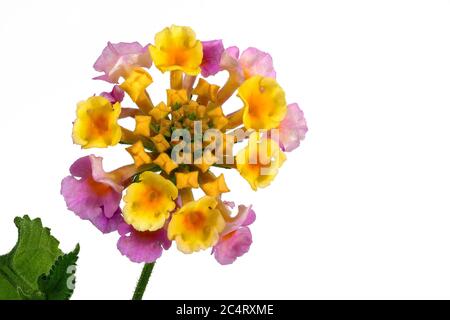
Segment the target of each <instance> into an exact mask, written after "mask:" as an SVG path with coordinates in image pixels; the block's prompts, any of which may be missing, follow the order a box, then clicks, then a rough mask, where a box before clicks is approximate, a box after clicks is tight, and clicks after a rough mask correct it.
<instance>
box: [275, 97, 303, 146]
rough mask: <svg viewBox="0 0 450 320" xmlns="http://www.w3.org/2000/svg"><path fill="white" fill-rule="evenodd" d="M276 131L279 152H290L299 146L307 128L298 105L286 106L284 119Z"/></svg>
mask: <svg viewBox="0 0 450 320" xmlns="http://www.w3.org/2000/svg"><path fill="white" fill-rule="evenodd" d="M278 131H279V132H278V134H279V136H278V139H279V144H280V147H281V150H283V151H287V152H290V151H293V150H294V149H296V148H298V146H300V141H301V140H303V139H305V135H306V133H307V132H308V126H307V124H306V120H305V116H304V114H303V111H302V110H301V109H300V107H299V106H298V104H296V103H292V104H290V105H288V106H287V113H286V117H285V118H284V119H283V121H281V123H280V126H279V127H278Z"/></svg>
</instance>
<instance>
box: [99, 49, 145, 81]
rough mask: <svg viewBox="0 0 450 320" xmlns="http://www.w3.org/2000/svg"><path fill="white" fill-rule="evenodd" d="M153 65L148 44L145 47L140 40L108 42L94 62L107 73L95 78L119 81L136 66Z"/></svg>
mask: <svg viewBox="0 0 450 320" xmlns="http://www.w3.org/2000/svg"><path fill="white" fill-rule="evenodd" d="M151 65H152V60H151V57H150V54H149V53H148V46H145V47H143V46H141V45H140V44H139V43H138V42H130V43H127V42H119V43H115V44H114V43H111V42H108V44H107V45H106V47H105V49H103V52H102V54H101V55H100V57H98V59H97V61H96V62H95V64H94V69H95V70H97V71H99V72H104V73H105V74H104V75H101V76H98V77H96V78H94V79H97V80H104V81H107V82H111V83H117V82H118V81H119V78H120V77H123V76H124V75H125V74H126V73H127V71H129V70H131V69H133V68H134V67H145V68H150V66H151Z"/></svg>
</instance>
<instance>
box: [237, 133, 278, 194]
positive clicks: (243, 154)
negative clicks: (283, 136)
mask: <svg viewBox="0 0 450 320" xmlns="http://www.w3.org/2000/svg"><path fill="white" fill-rule="evenodd" d="M285 160H286V155H285V154H284V153H283V151H281V150H280V147H279V146H278V144H277V143H276V142H275V141H273V140H272V139H270V138H262V139H259V137H258V134H257V133H253V134H252V135H251V136H250V141H249V144H248V145H247V147H245V148H244V149H242V150H241V151H239V153H238V154H237V155H236V167H237V170H238V171H239V173H240V174H241V176H242V177H243V178H244V179H245V180H247V181H248V183H249V184H250V186H251V187H252V189H253V190H255V191H256V190H257V189H258V188H264V187H267V186H268V185H269V184H270V183H271V182H272V181H273V179H275V177H276V175H277V174H278V169H279V168H280V167H281V166H282V165H283V163H284V161H285Z"/></svg>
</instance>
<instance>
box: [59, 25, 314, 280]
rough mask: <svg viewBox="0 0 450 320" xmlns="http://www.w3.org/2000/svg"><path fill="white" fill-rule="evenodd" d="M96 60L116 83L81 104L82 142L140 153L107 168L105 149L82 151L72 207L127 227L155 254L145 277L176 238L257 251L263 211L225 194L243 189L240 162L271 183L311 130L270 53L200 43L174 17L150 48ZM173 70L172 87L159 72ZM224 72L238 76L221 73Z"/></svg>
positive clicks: (107, 228)
mask: <svg viewBox="0 0 450 320" xmlns="http://www.w3.org/2000/svg"><path fill="white" fill-rule="evenodd" d="M153 66H154V68H153ZM94 69H95V70H97V71H99V72H101V73H102V75H100V76H99V77H97V78H95V79H101V80H105V81H107V82H109V83H111V87H110V88H109V89H107V90H106V91H104V92H101V93H100V94H99V95H97V94H96V95H94V96H92V97H90V98H88V99H87V100H85V101H82V102H80V103H78V105H77V111H76V119H75V121H74V123H73V130H72V138H73V142H74V143H75V144H77V145H80V146H81V148H83V149H86V148H105V147H112V146H117V145H118V144H119V143H120V145H119V146H117V147H116V148H117V149H121V150H122V152H124V151H125V152H128V154H129V157H128V159H129V162H128V164H126V165H123V166H121V167H119V168H118V169H115V170H112V171H110V172H106V171H105V170H103V167H102V158H100V157H96V156H93V155H91V156H87V157H83V158H80V159H78V160H77V161H75V163H74V164H73V165H72V166H71V167H70V175H69V176H67V177H65V178H64V179H63V180H62V184H61V194H62V195H63V197H64V200H65V202H66V204H67V208H68V209H69V210H71V211H73V212H74V213H75V214H76V215H77V216H79V217H80V218H81V219H83V220H88V221H90V222H91V223H92V224H93V225H95V226H96V227H97V228H98V229H99V230H100V231H101V232H103V233H109V232H113V231H117V234H116V236H117V239H118V241H117V249H118V251H119V252H120V253H121V254H122V255H123V256H125V257H127V258H128V259H129V260H131V261H133V262H135V263H145V266H144V269H143V275H145V274H146V275H147V277H145V276H144V277H143V278H142V279H148V276H149V274H148V273H149V272H151V269H152V268H153V265H154V263H155V261H156V260H157V259H159V258H160V257H161V255H162V254H163V253H164V251H165V250H167V249H169V248H170V247H171V244H172V242H175V244H176V247H177V249H178V251H181V252H182V253H186V254H190V253H193V252H197V251H201V250H207V249H210V250H211V252H212V254H213V256H214V258H215V259H216V260H217V262H218V263H219V264H221V265H228V264H231V263H234V262H235V261H236V260H237V259H238V258H239V257H241V256H242V255H244V254H245V253H247V252H248V251H249V249H250V247H251V245H252V242H253V239H252V233H251V230H250V225H252V224H253V222H254V221H255V212H254V211H253V209H252V206H244V205H240V206H238V208H237V209H236V210H234V209H235V208H234V203H232V202H227V201H224V200H223V197H224V196H228V195H232V194H233V192H234V193H235V192H236V188H235V187H234V186H233V185H231V181H232V180H231V178H230V176H231V175H230V176H229V172H230V171H234V170H236V171H237V172H238V173H239V174H240V176H241V177H242V179H241V183H242V184H246V183H248V184H249V185H250V187H251V188H252V189H253V190H254V191H257V190H258V189H259V188H264V187H267V186H269V185H270V184H271V183H272V181H273V180H274V179H275V177H276V175H277V174H278V172H279V170H280V168H281V167H282V165H283V163H284V161H286V155H285V153H284V152H285V151H286V152H289V151H292V150H294V149H296V148H297V147H298V146H299V144H300V141H301V140H303V139H304V138H305V134H306V132H307V131H308V127H307V124H306V120H305V117H304V114H303V111H302V110H300V108H299V107H298V105H297V104H290V105H287V102H286V97H285V92H284V90H283V89H282V87H281V85H280V84H279V83H278V82H277V80H276V79H275V77H276V72H275V69H274V67H273V61H272V57H271V56H270V54H269V53H267V52H264V51H261V50H259V49H256V48H254V47H249V48H248V49H246V50H244V51H243V52H242V53H240V50H239V48H238V47H234V46H233V47H228V48H227V49H224V44H223V41H222V40H212V41H200V40H198V39H197V36H196V34H195V32H194V31H193V30H192V29H191V28H190V27H185V26H177V25H172V26H170V27H167V28H164V29H163V30H162V31H160V32H158V33H157V34H156V36H155V38H154V43H152V44H149V45H147V46H142V45H140V44H139V43H138V42H131V43H124V42H120V43H117V44H112V43H110V42H108V45H107V46H106V48H105V49H104V50H103V52H102V54H101V56H100V57H99V58H98V59H97V61H96V62H95V65H94ZM167 71H169V72H170V80H169V79H168V81H167V85H166V86H165V87H163V89H162V90H161V89H159V88H161V86H160V83H155V84H153V82H154V81H155V82H160V81H161V80H160V79H161V77H158V76H155V72H161V73H165V72H167ZM220 71H226V72H227V73H228V79H226V80H225V81H222V82H221V81H220V77H218V78H219V80H217V79H213V77H212V76H214V75H215V74H217V73H218V72H220ZM205 78H207V79H205ZM150 86H151V87H152V88H151V92H150V90H149V87H150ZM157 89H159V90H160V91H159V93H158V94H157V93H156V92H155V93H154V92H153V91H156V90H157ZM109 90H110V91H109ZM150 93H151V94H150ZM125 94H126V95H127V99H125ZM234 95H235V96H237V99H236V100H235V101H233V100H231V99H229V98H231V97H232V96H234ZM154 99H159V100H154ZM121 104H123V106H124V107H123V108H122V106H121ZM125 106H126V107H125ZM116 159H120V156H119V157H117V158H116ZM244 180H245V181H246V182H245V181H244ZM234 182H235V181H233V183H234ZM228 183H230V184H228ZM274 187H275V186H274ZM238 188H239V187H238ZM238 190H239V189H238ZM233 211H237V213H234V212H233ZM278 214H279V215H280V217H279V218H280V219H285V218H286V219H287V217H283V215H285V214H287V213H284V212H279V213H278ZM261 217H262V219H264V215H261ZM265 218H267V217H265Z"/></svg>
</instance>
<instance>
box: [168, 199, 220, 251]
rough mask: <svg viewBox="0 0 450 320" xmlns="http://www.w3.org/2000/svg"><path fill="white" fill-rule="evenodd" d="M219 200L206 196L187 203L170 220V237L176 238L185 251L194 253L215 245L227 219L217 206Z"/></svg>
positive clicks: (178, 245) (181, 249)
mask: <svg viewBox="0 0 450 320" xmlns="http://www.w3.org/2000/svg"><path fill="white" fill-rule="evenodd" d="M217 204H218V203H217V200H216V199H215V198H213V197H209V196H205V197H203V198H201V199H200V200H197V201H192V202H189V203H187V204H185V205H184V206H183V207H182V208H181V209H179V210H178V211H177V212H175V213H174V214H173V216H172V220H170V222H169V227H168V237H169V239H170V240H175V241H176V243H177V247H178V249H179V250H180V251H182V252H184V253H192V252H195V251H199V250H202V249H203V250H204V249H207V248H209V247H212V246H214V245H215V244H216V243H217V241H218V240H219V234H220V232H222V230H223V229H224V228H225V220H224V218H223V217H222V214H221V213H220V211H219V210H218V209H217V208H216V207H217Z"/></svg>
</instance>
